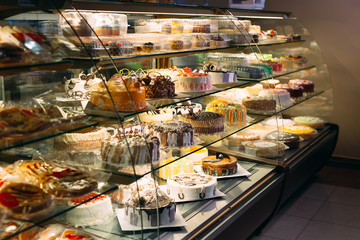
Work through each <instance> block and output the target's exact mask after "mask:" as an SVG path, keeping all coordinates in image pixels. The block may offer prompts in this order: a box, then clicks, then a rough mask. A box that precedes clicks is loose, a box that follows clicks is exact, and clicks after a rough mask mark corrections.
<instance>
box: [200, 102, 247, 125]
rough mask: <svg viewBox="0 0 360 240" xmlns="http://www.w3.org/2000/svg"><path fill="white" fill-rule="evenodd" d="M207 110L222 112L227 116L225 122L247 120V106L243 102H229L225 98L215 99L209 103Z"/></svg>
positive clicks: (242, 121)
mask: <svg viewBox="0 0 360 240" xmlns="http://www.w3.org/2000/svg"><path fill="white" fill-rule="evenodd" d="M206 111H208V112H215V113H220V114H221V115H223V116H224V117H225V122H227V123H229V124H232V123H245V122H246V113H247V112H246V108H245V106H244V105H241V104H236V103H229V102H227V101H223V100H214V101H212V102H210V103H208V105H207V106H206Z"/></svg>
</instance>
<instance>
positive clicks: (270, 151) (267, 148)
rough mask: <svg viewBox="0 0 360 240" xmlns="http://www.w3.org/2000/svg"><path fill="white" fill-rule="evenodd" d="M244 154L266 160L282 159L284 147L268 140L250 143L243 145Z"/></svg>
mask: <svg viewBox="0 0 360 240" xmlns="http://www.w3.org/2000/svg"><path fill="white" fill-rule="evenodd" d="M245 153H247V154H251V155H254V156H258V157H267V158H275V157H282V156H283V155H284V153H285V145H284V144H283V143H281V142H276V141H269V140H258V141H252V142H248V143H246V144H245Z"/></svg>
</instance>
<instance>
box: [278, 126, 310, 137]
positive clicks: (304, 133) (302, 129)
mask: <svg viewBox="0 0 360 240" xmlns="http://www.w3.org/2000/svg"><path fill="white" fill-rule="evenodd" d="M284 131H285V132H289V133H295V134H297V135H299V137H302V138H303V139H304V140H310V139H313V138H314V137H315V136H316V134H317V131H316V130H315V129H314V128H312V127H308V126H297V125H295V126H290V127H284Z"/></svg>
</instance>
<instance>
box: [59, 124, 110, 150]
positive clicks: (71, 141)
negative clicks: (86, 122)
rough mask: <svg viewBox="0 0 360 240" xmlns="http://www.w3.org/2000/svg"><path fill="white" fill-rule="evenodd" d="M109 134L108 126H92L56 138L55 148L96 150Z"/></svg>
mask: <svg viewBox="0 0 360 240" xmlns="http://www.w3.org/2000/svg"><path fill="white" fill-rule="evenodd" d="M108 136H109V134H108V132H107V130H106V128H99V127H90V128H85V129H82V130H79V131H76V132H73V133H66V134H63V135H60V136H58V137H55V138H54V148H55V149H57V150H61V151H83V150H94V149H99V148H100V147H101V142H102V141H103V140H104V139H105V138H107V137H108Z"/></svg>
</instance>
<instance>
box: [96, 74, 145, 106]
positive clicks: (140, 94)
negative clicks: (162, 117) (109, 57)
mask: <svg viewBox="0 0 360 240" xmlns="http://www.w3.org/2000/svg"><path fill="white" fill-rule="evenodd" d="M124 83H125V84H126V86H125V84H124ZM107 87H108V89H109V91H110V94H111V96H112V99H113V100H114V103H115V106H116V109H117V110H118V111H135V110H142V109H145V108H146V100H145V89H144V88H143V87H141V84H140V83H138V82H136V81H135V80H134V79H132V78H131V77H122V76H121V75H120V74H115V75H114V76H113V77H112V78H111V79H110V80H109V81H108V82H107ZM130 96H131V97H130ZM90 102H91V103H92V104H94V105H95V106H97V107H99V108H101V109H103V110H108V111H115V108H114V105H113V102H112V101H111V98H110V96H109V94H108V92H107V89H106V87H105V85H104V83H102V82H100V83H97V84H94V85H93V86H92V87H91V93H90ZM134 106H135V108H134Z"/></svg>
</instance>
